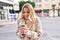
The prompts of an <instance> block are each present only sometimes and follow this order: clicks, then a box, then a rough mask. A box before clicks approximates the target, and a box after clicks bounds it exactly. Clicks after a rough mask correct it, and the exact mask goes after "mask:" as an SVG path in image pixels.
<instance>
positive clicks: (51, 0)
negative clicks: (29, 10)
mask: <svg viewBox="0 0 60 40" xmlns="http://www.w3.org/2000/svg"><path fill="white" fill-rule="evenodd" d="M32 1H33V2H35V4H36V6H35V8H34V10H35V11H36V12H38V14H39V15H40V16H58V14H60V8H59V7H60V6H59V5H60V4H59V3H60V0H32ZM58 4H59V5H58ZM58 9H59V11H58Z"/></svg>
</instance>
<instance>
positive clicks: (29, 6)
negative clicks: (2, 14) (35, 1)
mask: <svg viewBox="0 0 60 40" xmlns="http://www.w3.org/2000/svg"><path fill="white" fill-rule="evenodd" d="M26 6H27V7H28V9H29V16H30V19H31V23H30V25H31V26H32V25H33V24H34V23H35V20H36V15H35V11H34V9H33V7H32V5H30V4H29V3H26V4H24V5H23V7H22V10H21V13H20V16H19V19H21V18H23V15H22V14H23V10H24V8H25V7H26ZM30 25H29V26H30Z"/></svg>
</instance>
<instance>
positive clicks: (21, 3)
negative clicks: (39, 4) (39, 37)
mask: <svg viewBox="0 0 60 40" xmlns="http://www.w3.org/2000/svg"><path fill="white" fill-rule="evenodd" d="M25 3H29V4H31V5H32V6H33V8H34V7H35V3H34V2H31V1H20V2H19V11H21V9H22V6H23V5H24V4H25Z"/></svg>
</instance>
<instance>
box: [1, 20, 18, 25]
mask: <svg viewBox="0 0 60 40" xmlns="http://www.w3.org/2000/svg"><path fill="white" fill-rule="evenodd" d="M15 23H17V21H9V20H0V25H10V24H15Z"/></svg>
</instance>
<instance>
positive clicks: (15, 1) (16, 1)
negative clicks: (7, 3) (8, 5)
mask: <svg viewBox="0 0 60 40" xmlns="http://www.w3.org/2000/svg"><path fill="white" fill-rule="evenodd" d="M18 1H21V0H14V3H18ZM25 1H27V0H25Z"/></svg>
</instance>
